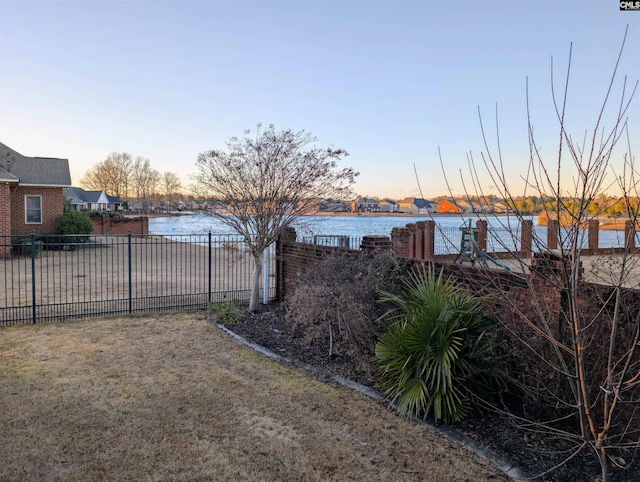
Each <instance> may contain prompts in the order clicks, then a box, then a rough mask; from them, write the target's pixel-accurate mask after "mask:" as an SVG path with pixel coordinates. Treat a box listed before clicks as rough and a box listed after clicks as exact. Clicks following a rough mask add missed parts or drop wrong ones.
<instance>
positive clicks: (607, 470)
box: [598, 446, 611, 482]
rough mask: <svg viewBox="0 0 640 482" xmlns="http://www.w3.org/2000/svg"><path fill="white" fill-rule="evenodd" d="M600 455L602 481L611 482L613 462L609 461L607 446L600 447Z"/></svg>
mask: <svg viewBox="0 0 640 482" xmlns="http://www.w3.org/2000/svg"><path fill="white" fill-rule="evenodd" d="M598 455H599V458H600V468H601V469H602V471H601V474H602V475H601V480H602V482H609V481H610V480H611V462H609V457H608V456H607V449H606V447H604V446H602V447H600V453H599V454H598Z"/></svg>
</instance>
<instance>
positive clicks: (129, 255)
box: [127, 231, 133, 313]
mask: <svg viewBox="0 0 640 482" xmlns="http://www.w3.org/2000/svg"><path fill="white" fill-rule="evenodd" d="M127 253H128V256H127V257H128V258H129V313H133V281H132V279H131V231H129V232H128V233H127Z"/></svg>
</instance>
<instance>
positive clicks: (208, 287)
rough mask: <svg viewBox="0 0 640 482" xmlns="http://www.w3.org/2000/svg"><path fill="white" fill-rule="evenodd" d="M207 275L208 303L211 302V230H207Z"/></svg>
mask: <svg viewBox="0 0 640 482" xmlns="http://www.w3.org/2000/svg"><path fill="white" fill-rule="evenodd" d="M207 273H208V277H209V282H208V286H207V293H208V294H207V299H208V300H209V303H211V231H209V268H208V271H207Z"/></svg>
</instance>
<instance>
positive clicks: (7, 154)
mask: <svg viewBox="0 0 640 482" xmlns="http://www.w3.org/2000/svg"><path fill="white" fill-rule="evenodd" d="M0 163H2V168H0V180H3V181H12V182H15V181H16V180H17V181H18V182H19V183H20V184H21V185H27V186H61V187H64V186H70V185H71V174H70V172H69V160H68V159H57V158H52V157H26V156H23V155H22V154H20V153H19V152H17V151H14V150H13V149H11V148H10V147H9V146H7V145H5V144H3V143H2V142H0Z"/></svg>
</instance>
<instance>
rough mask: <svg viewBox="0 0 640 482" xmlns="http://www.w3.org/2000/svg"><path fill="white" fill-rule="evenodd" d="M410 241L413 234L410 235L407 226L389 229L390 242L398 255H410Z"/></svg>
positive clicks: (405, 256)
mask: <svg viewBox="0 0 640 482" xmlns="http://www.w3.org/2000/svg"><path fill="white" fill-rule="evenodd" d="M412 242H413V236H411V232H410V231H409V230H408V229H407V228H400V227H396V228H392V229H391V244H392V246H393V250H394V251H395V252H396V254H397V255H398V257H400V258H410V257H411V248H410V243H412Z"/></svg>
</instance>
